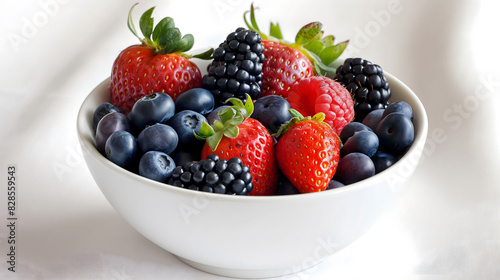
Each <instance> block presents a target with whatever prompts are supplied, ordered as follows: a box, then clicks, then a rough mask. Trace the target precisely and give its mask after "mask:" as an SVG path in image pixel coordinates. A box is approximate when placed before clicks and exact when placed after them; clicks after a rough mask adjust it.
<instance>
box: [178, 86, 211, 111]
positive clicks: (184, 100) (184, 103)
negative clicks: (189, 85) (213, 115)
mask: <svg viewBox="0 0 500 280" xmlns="http://www.w3.org/2000/svg"><path fill="white" fill-rule="evenodd" d="M214 105H215V100H214V96H213V95H212V93H211V92H210V91H208V90H206V89H204V88H193V89H190V90H188V91H185V92H183V93H182V94H181V95H179V96H178V97H177V99H176V100H175V107H176V111H177V112H180V111H183V110H192V111H195V112H198V113H200V114H202V115H207V114H209V113H210V112H212V110H213V109H214Z"/></svg>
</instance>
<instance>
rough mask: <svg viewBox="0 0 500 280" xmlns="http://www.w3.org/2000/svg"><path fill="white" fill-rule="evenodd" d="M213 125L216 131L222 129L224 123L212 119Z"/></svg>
mask: <svg viewBox="0 0 500 280" xmlns="http://www.w3.org/2000/svg"><path fill="white" fill-rule="evenodd" d="M213 127H214V128H215V130H216V131H222V130H224V125H223V124H222V123H221V122H220V121H219V120H216V121H214V125H213Z"/></svg>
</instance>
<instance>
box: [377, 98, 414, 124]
mask: <svg viewBox="0 0 500 280" xmlns="http://www.w3.org/2000/svg"><path fill="white" fill-rule="evenodd" d="M391 113H401V114H403V115H405V116H407V117H408V118H409V119H410V120H413V109H412V108H411V106H410V104H408V103H406V102H405V101H397V102H394V103H390V104H389V105H388V106H387V108H385V110H384V114H383V115H382V118H385V116H387V115H389V114H391Z"/></svg>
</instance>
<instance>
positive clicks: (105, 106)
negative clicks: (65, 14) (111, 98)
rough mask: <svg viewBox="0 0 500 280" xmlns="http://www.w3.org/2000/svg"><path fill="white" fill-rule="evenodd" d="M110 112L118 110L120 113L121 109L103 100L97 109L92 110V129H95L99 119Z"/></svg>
mask: <svg viewBox="0 0 500 280" xmlns="http://www.w3.org/2000/svg"><path fill="white" fill-rule="evenodd" d="M111 112H119V113H122V110H120V109H119V108H117V107H116V106H115V105H113V104H111V103H109V102H104V103H102V104H101V105H99V107H97V109H95V111H94V118H93V120H92V127H93V128H94V131H95V130H96V129H97V124H98V123H99V121H100V120H101V119H102V118H103V117H104V116H106V115H107V114H109V113H111Z"/></svg>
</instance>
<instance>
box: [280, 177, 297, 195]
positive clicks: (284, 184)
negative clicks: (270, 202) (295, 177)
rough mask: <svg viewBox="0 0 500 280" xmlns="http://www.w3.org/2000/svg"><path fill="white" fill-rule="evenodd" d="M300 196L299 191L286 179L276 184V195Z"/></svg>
mask: <svg viewBox="0 0 500 280" xmlns="http://www.w3.org/2000/svg"><path fill="white" fill-rule="evenodd" d="M289 194H300V191H299V190H298V189H297V188H296V187H295V186H294V185H293V184H292V183H291V182H290V181H289V180H288V179H286V178H282V179H281V180H280V181H279V183H278V188H277V189H276V195H289Z"/></svg>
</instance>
